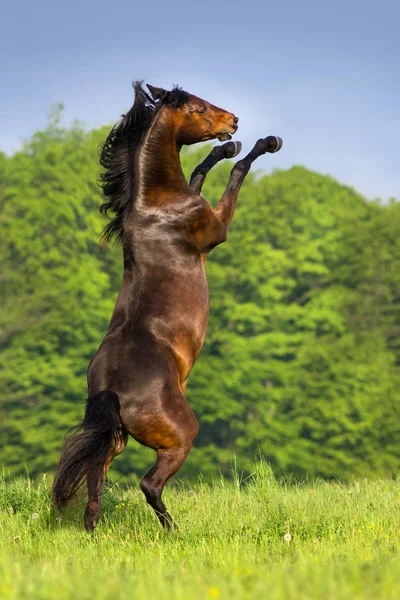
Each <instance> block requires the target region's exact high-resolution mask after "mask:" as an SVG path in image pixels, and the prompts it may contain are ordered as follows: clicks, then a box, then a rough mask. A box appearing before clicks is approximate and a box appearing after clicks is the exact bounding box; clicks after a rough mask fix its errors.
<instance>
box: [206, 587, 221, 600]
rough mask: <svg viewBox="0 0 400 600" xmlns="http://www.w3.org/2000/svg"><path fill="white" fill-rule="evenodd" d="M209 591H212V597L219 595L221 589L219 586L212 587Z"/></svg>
mask: <svg viewBox="0 0 400 600" xmlns="http://www.w3.org/2000/svg"><path fill="white" fill-rule="evenodd" d="M208 591H209V593H210V596H211V598H218V597H219V589H218V588H217V587H210V588H209V590H208Z"/></svg>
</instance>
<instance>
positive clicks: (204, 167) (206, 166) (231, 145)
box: [189, 142, 242, 194]
mask: <svg viewBox="0 0 400 600" xmlns="http://www.w3.org/2000/svg"><path fill="white" fill-rule="evenodd" d="M241 149H242V144H241V143H240V142H227V143H226V144H222V146H214V148H213V149H212V150H211V152H210V154H209V155H208V156H207V158H205V159H204V160H203V162H202V163H200V164H199V165H198V166H197V167H196V168H195V170H194V171H193V173H192V175H191V177H190V184H189V185H190V187H191V188H192V190H193V191H194V192H196V193H197V194H200V192H201V188H202V187H203V183H204V180H205V178H206V175H207V173H208V172H209V171H210V169H212V168H213V167H214V166H215V165H216V164H217V163H218V162H219V161H220V160H223V159H224V158H234V157H235V156H237V155H238V154H239V152H240V151H241Z"/></svg>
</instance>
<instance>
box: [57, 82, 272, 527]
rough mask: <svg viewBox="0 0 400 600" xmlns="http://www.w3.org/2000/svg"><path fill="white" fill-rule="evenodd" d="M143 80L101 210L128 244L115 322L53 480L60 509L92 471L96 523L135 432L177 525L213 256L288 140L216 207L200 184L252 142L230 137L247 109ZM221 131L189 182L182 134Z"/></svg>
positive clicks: (194, 138) (240, 170) (268, 147)
mask: <svg viewBox="0 0 400 600" xmlns="http://www.w3.org/2000/svg"><path fill="white" fill-rule="evenodd" d="M133 87H134V91H135V99H134V103H133V106H132V107H131V109H130V110H129V111H128V112H127V113H126V114H125V115H123V116H122V118H121V120H120V121H119V122H118V123H117V124H116V125H114V127H113V128H112V129H111V131H110V133H109V135H108V137H107V139H106V141H105V142H104V144H103V146H102V149H101V155H100V163H101V165H102V167H103V168H104V171H103V173H102V175H101V185H102V192H103V195H104V197H105V201H104V203H103V204H102V206H101V209H100V210H101V211H102V212H103V213H106V215H110V213H111V217H110V221H109V223H108V224H107V226H106V227H105V229H104V232H103V240H104V241H105V242H109V241H111V240H113V239H117V240H119V241H120V243H121V245H122V252H123V266H124V269H123V277H122V285H121V288H120V291H119V294H118V297H117V301H116V304H115V308H114V311H113V313H112V316H111V321H110V325H109V329H108V332H107V334H106V336H105V338H104V339H103V341H102V342H101V344H100V347H99V349H98V351H97V352H96V354H95V355H94V357H93V358H92V360H91V362H90V364H89V368H88V400H87V402H86V410H85V415H84V418H83V421H82V422H81V423H80V424H79V425H77V426H76V427H75V428H73V430H72V433H71V432H70V435H69V436H67V437H66V439H65V441H64V445H63V448H62V451H61V457H60V461H59V465H58V469H57V472H56V476H55V479H54V484H53V500H54V502H55V505H56V506H57V507H58V509H60V510H61V509H62V508H63V507H64V506H66V505H67V504H68V502H69V501H70V500H71V499H72V498H74V497H75V496H76V494H77V492H78V490H79V489H80V488H81V486H82V485H83V484H84V483H85V481H86V484H87V492H88V502H87V505H86V508H85V512H84V525H85V528H86V530H87V531H93V530H94V529H95V527H96V526H97V523H98V520H99V517H100V513H101V496H102V491H103V487H104V482H105V478H106V474H107V471H108V469H109V468H110V465H111V463H112V461H113V459H114V458H115V457H116V456H117V455H118V454H120V453H121V452H122V451H123V450H124V448H125V446H126V444H127V440H128V436H131V437H133V438H134V439H135V440H136V441H138V442H139V443H141V444H143V445H145V446H148V447H150V448H152V449H154V450H155V451H156V453H157V459H156V462H155V465H154V466H153V468H152V469H150V471H149V472H148V473H147V474H146V475H145V476H144V477H143V478H142V479H141V482H140V487H141V489H142V491H143V493H144V495H145V497H146V500H147V502H148V504H149V505H150V506H151V507H152V508H153V509H154V511H155V512H156V515H157V517H158V519H159V521H160V523H161V525H162V526H163V527H164V528H166V529H167V530H171V529H177V525H176V524H175V522H174V521H173V519H172V517H171V515H170V514H169V512H168V511H167V508H166V506H165V504H164V502H163V500H162V492H163V489H164V486H165V484H166V482H167V480H168V479H169V478H170V477H171V475H173V474H174V473H176V472H177V471H178V469H179V468H180V467H181V465H182V464H183V462H184V460H185V459H186V457H187V455H188V453H189V451H190V449H191V446H192V443H193V441H194V439H195V438H196V436H197V433H198V431H199V424H198V421H197V419H196V417H195V415H194V413H193V411H192V409H191V408H190V406H189V404H188V402H187V401H186V398H185V390H186V385H187V381H188V376H189V373H190V370H191V368H192V367H193V365H194V363H195V361H196V359H197V357H198V355H199V352H200V350H201V347H202V345H203V342H204V339H205V335H206V329H207V322H208V311H209V300H208V287H207V279H206V273H205V261H206V257H207V255H208V254H209V252H210V251H211V250H212V249H213V248H215V247H216V246H218V245H219V244H221V243H223V242H224V241H225V240H226V238H227V231H228V228H229V225H230V223H231V221H232V218H233V215H234V212H235V206H236V201H237V198H238V195H239V190H240V187H241V185H242V183H243V180H244V178H245V176H246V175H247V173H248V171H249V170H250V167H251V164H252V163H253V161H254V160H255V159H256V158H258V157H259V156H261V155H262V154H265V153H266V152H269V153H274V152H277V151H278V150H279V149H280V148H281V147H282V140H281V138H279V137H276V136H268V137H266V138H261V139H259V140H258V141H257V143H256V144H255V146H254V148H253V149H252V150H251V152H250V153H249V154H248V155H247V156H246V157H245V158H243V159H242V160H239V161H238V162H237V163H236V164H235V165H234V167H233V169H232V171H231V174H230V178H229V182H228V185H227V187H226V190H225V192H224V193H223V195H222V197H221V199H220V201H219V202H218V204H217V205H216V207H215V208H214V209H213V208H212V207H211V206H210V204H209V203H208V202H207V201H206V200H205V199H204V198H203V197H202V196H201V190H202V186H203V183H204V180H205V177H206V175H207V173H208V172H209V170H210V169H211V168H212V167H213V166H214V165H216V164H217V163H218V162H219V161H220V160H222V159H225V158H233V157H235V156H237V154H238V153H239V152H240V151H241V144H240V142H233V141H230V140H231V139H232V135H233V134H234V133H236V131H237V129H238V121H239V119H238V118H237V117H236V116H235V115H234V114H232V113H230V112H227V111H225V110H222V109H221V108H218V107H216V106H214V105H212V104H210V103H209V102H206V101H205V100H202V99H201V98H199V97H197V96H194V95H192V94H189V93H188V92H186V91H184V90H183V89H181V88H179V87H177V86H175V87H173V89H172V90H170V91H167V90H164V89H162V88H157V87H154V86H151V85H147V88H148V91H146V90H145V89H144V88H143V82H135V83H134V84H133ZM214 139H218V140H219V141H222V142H225V143H224V144H223V145H219V146H215V147H214V148H213V149H212V150H211V152H210V154H209V155H208V156H207V158H206V159H205V160H204V161H203V162H202V163H201V164H200V165H198V166H197V167H196V169H195V170H194V172H193V174H192V176H191V178H190V182H189V183H188V182H187V180H186V179H185V176H184V174H183V172H182V168H181V163H180V156H179V153H180V150H181V148H182V146H184V145H191V144H195V143H197V142H204V141H208V140H214Z"/></svg>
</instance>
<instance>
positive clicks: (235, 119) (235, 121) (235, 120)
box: [233, 117, 239, 125]
mask: <svg viewBox="0 0 400 600" xmlns="http://www.w3.org/2000/svg"><path fill="white" fill-rule="evenodd" d="M233 122H234V123H235V125H237V124H238V123H239V117H233Z"/></svg>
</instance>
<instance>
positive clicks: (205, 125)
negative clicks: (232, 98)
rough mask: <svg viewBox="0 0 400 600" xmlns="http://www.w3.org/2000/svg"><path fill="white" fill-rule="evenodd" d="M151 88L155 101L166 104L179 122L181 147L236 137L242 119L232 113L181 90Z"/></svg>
mask: <svg viewBox="0 0 400 600" xmlns="http://www.w3.org/2000/svg"><path fill="white" fill-rule="evenodd" d="M147 87H148V88H149V90H150V93H151V95H152V96H153V98H154V99H155V100H158V101H160V102H161V103H162V104H164V105H165V106H166V108H168V110H169V113H170V116H171V118H173V119H174V120H175V123H176V140H177V142H178V144H179V145H183V144H185V145H188V144H195V143H197V142H205V141H207V140H213V139H215V138H218V139H219V140H220V141H221V142H222V141H225V140H230V139H231V137H232V134H233V133H236V131H237V128H238V121H239V119H238V117H235V115H233V114H232V113H230V112H227V111H226V110H222V108H218V107H217V106H214V105H213V104H210V103H209V102H206V101H205V100H202V99H201V98H198V97H197V96H193V95H192V94H188V93H187V92H184V91H183V90H181V89H178V88H174V89H173V90H172V91H170V92H168V91H166V90H163V89H162V88H155V87H153V86H151V85H148V86H147Z"/></svg>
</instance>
